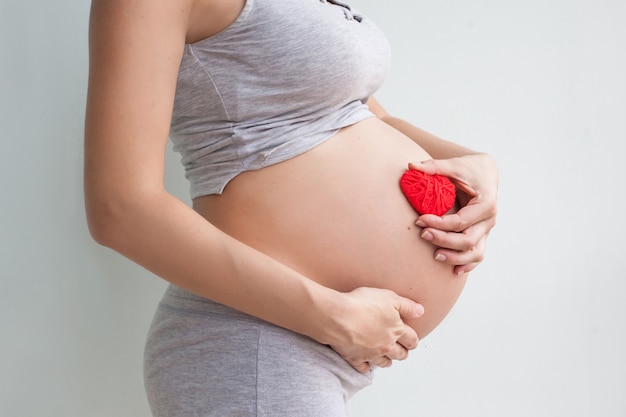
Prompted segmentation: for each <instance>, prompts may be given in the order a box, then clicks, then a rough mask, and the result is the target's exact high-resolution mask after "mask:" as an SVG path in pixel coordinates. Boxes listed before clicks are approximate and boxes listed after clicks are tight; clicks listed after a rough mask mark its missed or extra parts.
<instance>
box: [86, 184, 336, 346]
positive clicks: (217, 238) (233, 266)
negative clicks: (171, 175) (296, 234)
mask: <svg viewBox="0 0 626 417" xmlns="http://www.w3.org/2000/svg"><path fill="white" fill-rule="evenodd" d="M103 200H104V199H103ZM113 200H115V199H113ZM119 200H120V199H118V200H117V201H119ZM128 201H129V203H119V202H118V203H117V204H111V203H107V204H106V205H101V206H100V208H98V209H92V210H88V213H89V218H90V228H91V230H92V234H93V235H94V237H95V238H96V240H97V241H98V242H99V243H101V244H103V245H105V246H108V247H110V248H112V249H113V250H115V251H117V252H119V253H121V254H122V255H124V256H126V257H128V258H130V259H131V260H133V261H135V262H136V263H138V264H140V265H142V266H143V267H145V268H147V269H148V270H150V271H152V272H154V273H155V274H156V275H158V276H160V277H162V278H164V279H165V280H167V281H169V282H171V283H173V284H175V285H177V286H180V287H182V288H185V289H187V290H188V291H191V292H194V293H196V294H199V295H201V296H204V297H207V298H210V299H212V300H215V301H217V302H219V303H222V304H225V305H228V306H230V307H232V308H235V309H237V310H240V311H243V312H246V313H248V314H251V315H253V316H256V317H259V318H261V319H264V320H266V321H268V322H271V323H274V324H276V325H278V326H281V327H285V328H288V329H290V330H293V331H295V332H298V333H301V334H305V335H308V336H310V337H313V338H314V339H316V340H318V341H320V342H322V343H330V342H331V340H326V338H327V337H328V334H327V333H326V332H325V331H324V333H322V330H324V329H325V328H326V327H330V328H331V329H329V330H331V331H332V325H333V323H327V322H324V321H325V320H328V318H329V317H332V316H330V315H329V311H332V309H333V308H334V304H333V303H334V300H335V298H336V295H337V293H336V292H335V291H334V290H331V289H328V288H325V287H322V286H320V285H319V284H317V283H315V282H314V281H312V280H309V279H307V278H306V277H304V276H302V275H300V274H298V273H297V272H295V271H293V270H292V269H289V268H287V267H286V266H285V265H283V264H281V263H279V262H278V261H276V260H274V259H272V258H270V257H268V256H266V255H264V254H262V253H260V252H258V251H256V250H254V249H253V248H251V247H249V246H246V245H244V244H243V243H241V242H239V241H237V240H235V239H233V238H231V237H230V236H228V235H227V234H225V233H223V232H221V231H220V230H219V229H217V228H216V227H215V226H213V225H211V224H210V223H209V222H207V221H206V220H205V219H204V218H203V217H201V216H200V215H199V214H197V213H196V212H195V211H193V210H192V209H191V208H189V207H188V206H187V205H185V204H184V203H182V202H181V201H179V200H177V199H176V198H174V197H173V196H171V195H169V194H167V193H165V192H150V193H147V192H145V193H144V194H143V195H135V196H134V197H133V198H132V199H128ZM88 206H92V207H93V206H97V204H94V203H93V202H92V203H91V204H88Z"/></svg>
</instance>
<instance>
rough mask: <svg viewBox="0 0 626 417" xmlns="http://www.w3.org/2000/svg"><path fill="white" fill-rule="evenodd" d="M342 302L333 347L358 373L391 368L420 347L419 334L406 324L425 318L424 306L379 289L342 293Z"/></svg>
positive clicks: (359, 289)
mask: <svg viewBox="0 0 626 417" xmlns="http://www.w3.org/2000/svg"><path fill="white" fill-rule="evenodd" d="M340 300H341V301H340V303H341V305H340V307H339V311H338V313H337V314H335V317H334V320H335V321H336V322H338V324H339V326H338V329H340V332H338V333H336V334H335V335H333V336H332V338H333V339H334V340H336V341H334V342H331V343H329V344H330V346H331V347H332V348H333V349H334V350H335V351H336V352H337V353H339V354H340V355H341V356H342V357H343V358H344V359H345V360H346V361H347V362H348V363H350V365H352V367H354V368H355V369H356V370H357V371H359V372H362V373H366V372H368V371H369V370H370V369H371V366H378V367H388V366H391V363H392V360H403V359H406V358H407V357H408V355H409V350H412V349H415V348H416V347H417V344H418V341H419V340H418V336H417V333H415V330H413V329H412V328H411V327H409V326H408V325H407V324H406V323H405V321H406V320H415V319H416V318H418V317H420V316H422V314H424V307H422V305H421V304H417V303H415V302H414V301H412V300H409V299H408V298H404V297H401V296H399V295H397V294H396V293H394V292H393V291H389V290H385V289H377V288H357V289H355V290H353V291H351V292H349V293H340Z"/></svg>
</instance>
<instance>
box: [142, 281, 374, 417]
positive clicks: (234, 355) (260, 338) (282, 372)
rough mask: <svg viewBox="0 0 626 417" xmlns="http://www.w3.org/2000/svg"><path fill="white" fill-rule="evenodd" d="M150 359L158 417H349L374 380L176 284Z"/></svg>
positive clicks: (321, 348) (310, 344)
mask: <svg viewBox="0 0 626 417" xmlns="http://www.w3.org/2000/svg"><path fill="white" fill-rule="evenodd" d="M144 359H145V360H144V378H145V386H146V392H147V394H148V400H149V402H150V407H151V408H152V413H153V414H154V416H158V417H183V416H184V417H192V416H198V417H199V416H202V417H208V416H216V417H229V416H233V417H234V416H237V417H282V416H284V417H346V416H350V405H349V400H350V397H352V396H353V395H354V394H355V393H356V392H357V391H359V390H360V389H362V388H364V387H366V386H367V385H369V384H370V383H371V379H372V376H371V374H370V375H363V374H360V373H359V372H357V371H355V370H354V369H353V368H352V367H351V366H350V365H349V364H348V363H347V362H345V361H344V360H343V359H342V358H341V357H340V356H339V355H338V354H337V353H336V352H335V351H333V350H332V349H330V348H329V347H327V346H325V345H321V344H319V343H317V342H316V341H314V340H312V339H309V338H307V337H304V336H301V335H299V334H296V333H294V332H291V331H289V330H285V329H283V328H280V327H277V326H274V325H271V324H269V323H267V322H265V321H262V320H259V319H257V318H254V317H251V316H249V315H246V314H243V313H240V312H238V311H236V310H233V309H231V308H229V307H226V306H224V305H221V304H217V303H215V302H212V301H210V300H207V299H205V298H202V297H199V296H196V295H194V294H191V293H189V292H187V291H184V290H182V289H180V288H177V287H174V286H170V287H169V288H168V290H167V292H166V293H165V296H164V297H163V300H162V301H161V303H160V304H159V308H158V310H157V312H156V315H155V317H154V320H153V322H152V326H151V328H150V332H149V334H148V340H147V342H146V350H145V358H144Z"/></svg>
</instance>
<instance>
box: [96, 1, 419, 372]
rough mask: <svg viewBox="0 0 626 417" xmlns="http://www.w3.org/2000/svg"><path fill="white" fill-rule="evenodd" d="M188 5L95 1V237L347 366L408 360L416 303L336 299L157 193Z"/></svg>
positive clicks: (375, 296)
mask: <svg viewBox="0 0 626 417" xmlns="http://www.w3.org/2000/svg"><path fill="white" fill-rule="evenodd" d="M191 7H192V0H176V1H162V0H160V1H156V2H155V1H153V0H132V1H129V0H94V1H93V2H92V10H91V20H90V39H89V49H90V67H89V88H88V97H87V109H86V119H85V178H84V181H85V206H86V213H87V220H88V225H89V229H90V232H91V234H92V236H93V237H94V239H95V240H96V241H97V242H99V243H100V244H102V245H105V246H108V247H110V248H112V249H113V250H115V251H117V252H119V253H121V254H122V255H124V256H126V257H128V258H129V259H131V260H133V261H135V262H137V263H138V264H140V265H142V266H143V267H145V268H147V269H148V270H150V271H152V272H154V273H155V274H156V275H158V276H160V277H162V278H164V279H166V280H167V281H169V282H172V283H174V284H175V285H178V286H180V287H182V288H185V289H187V290H189V291H192V292H194V293H196V294H199V295H202V296H204V297H207V298H211V299H213V300H215V301H217V302H220V303H223V304H225V305H228V306H230V307H233V308H235V309H238V310H240V311H243V312H246V313H248V314H251V315H254V316H256V317H259V318H261V319H264V320H266V321H269V322H271V323H274V324H276V325H279V326H282V327H285V328H288V329H290V330H293V331H295V332H298V333H301V334H304V335H307V336H310V337H312V338H314V339H316V340H318V341H319V342H320V343H325V344H329V345H332V346H333V347H334V348H335V349H336V350H337V351H338V352H339V353H340V354H342V356H344V358H346V359H347V360H348V361H349V362H350V363H351V364H352V365H353V366H354V367H355V368H357V369H358V370H361V371H366V370H367V369H368V368H369V364H368V362H371V363H372V364H377V365H378V364H380V365H385V364H388V361H389V359H387V358H385V356H388V357H390V358H392V359H402V358H404V357H406V355H407V351H406V349H413V348H415V346H416V345H417V335H416V334H415V332H414V331H413V330H412V329H410V328H409V327H408V326H406V325H405V324H404V323H403V322H402V320H401V316H403V315H405V316H407V317H416V316H418V315H420V313H421V310H420V308H421V306H419V305H417V304H415V303H413V302H412V301H410V300H408V299H405V298H402V297H399V296H397V295H396V294H394V293H392V292H390V291H384V290H374V289H361V290H357V291H354V292H352V293H348V294H345V293H339V292H336V291H334V290H331V289H328V288H326V287H323V286H320V285H318V284H316V283H315V282H314V281H311V280H309V279H307V278H306V277H304V276H302V275H300V274H298V273H296V272H295V271H293V270H291V269H289V268H287V267H286V266H284V265H283V264H280V263H279V262H277V261H275V260H274V259H272V258H270V257H268V256H265V255H264V254H262V253H260V252H258V251H256V250H254V249H253V248H251V247H248V246H246V245H244V244H242V243H241V242H239V241H237V240H235V239H233V238H231V237H230V236H228V235H226V234H224V233H223V232H221V231H220V230H219V229H217V228H216V227H214V226H213V225H212V224H210V223H209V222H207V221H206V220H205V219H204V218H203V217H201V216H200V215H199V214H197V213H196V212H195V211H193V210H192V209H191V208H190V207H188V206H187V205H186V204H184V203H183V202H181V201H179V200H178V199H176V198H174V197H173V196H172V195H170V194H169V193H167V192H166V191H165V189H164V184H163V176H164V156H165V150H166V142H167V139H168V133H169V123H170V119H171V113H172V107H173V100H174V94H175V86H176V79H177V73H178V67H179V63H180V60H181V56H182V53H183V46H184V43H185V37H186V34H187V31H188V21H189V16H190V9H191Z"/></svg>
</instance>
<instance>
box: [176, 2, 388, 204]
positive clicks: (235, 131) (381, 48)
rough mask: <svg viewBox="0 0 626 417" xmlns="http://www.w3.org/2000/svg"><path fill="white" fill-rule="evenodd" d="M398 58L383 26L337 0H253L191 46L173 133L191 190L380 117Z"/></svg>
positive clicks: (214, 186) (208, 188) (217, 186)
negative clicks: (376, 96)
mask: <svg viewBox="0 0 626 417" xmlns="http://www.w3.org/2000/svg"><path fill="white" fill-rule="evenodd" d="M389 61H390V51H389V45H388V43H387V40H386V38H385V37H384V35H383V34H382V32H381V31H380V30H379V29H378V28H377V27H376V26H375V25H374V24H373V23H372V22H371V21H370V20H369V19H367V18H366V17H364V16H362V15H360V14H358V13H357V12H355V11H354V10H351V9H350V8H349V6H347V5H344V4H342V3H339V2H338V1H336V0H247V2H246V4H245V6H244V8H243V10H242V12H241V14H240V15H239V17H238V18H237V19H236V20H235V21H234V22H233V23H232V24H231V25H230V26H228V27H227V28H226V29H225V30H223V31H222V32H220V33H218V34H216V35H214V36H211V37H209V38H207V39H204V40H201V41H199V42H197V43H194V44H190V45H186V46H185V50H184V54H183V58H182V62H181V66H180V72H179V74H178V82H177V86H176V97H175V101H174V111H173V117H172V124H171V131H170V137H171V140H172V142H173V143H174V149H175V150H176V151H178V152H180V154H181V160H182V163H183V165H184V167H185V171H186V176H187V178H188V179H189V182H190V184H191V197H192V198H195V197H198V196H202V195H208V194H221V193H222V191H223V190H224V187H225V186H226V185H227V183H228V182H229V181H230V180H231V179H232V178H234V177H235V176H236V175H238V174H239V173H241V172H244V171H249V170H256V169H260V168H263V167H266V166H269V165H272V164H276V163H279V162H282V161H285V160H287V159H289V158H292V157H294V156H297V155H299V154H301V153H304V152H306V151H307V150H309V149H311V148H313V147H315V146H317V145H319V144H320V143H322V142H323V141H324V140H326V139H328V138H329V137H331V136H332V135H333V134H334V133H336V132H337V131H338V130H339V129H341V128H342V127H345V126H348V125H351V124H354V123H356V122H358V121H360V120H363V119H365V118H367V117H371V116H372V114H371V113H370V112H369V110H368V108H367V106H366V105H365V102H366V101H367V99H368V98H369V97H370V96H371V95H372V94H373V93H374V92H375V91H376V90H377V89H378V88H379V87H380V85H381V84H382V82H383V80H384V77H385V75H386V73H387V71H388V68H389Z"/></svg>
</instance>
